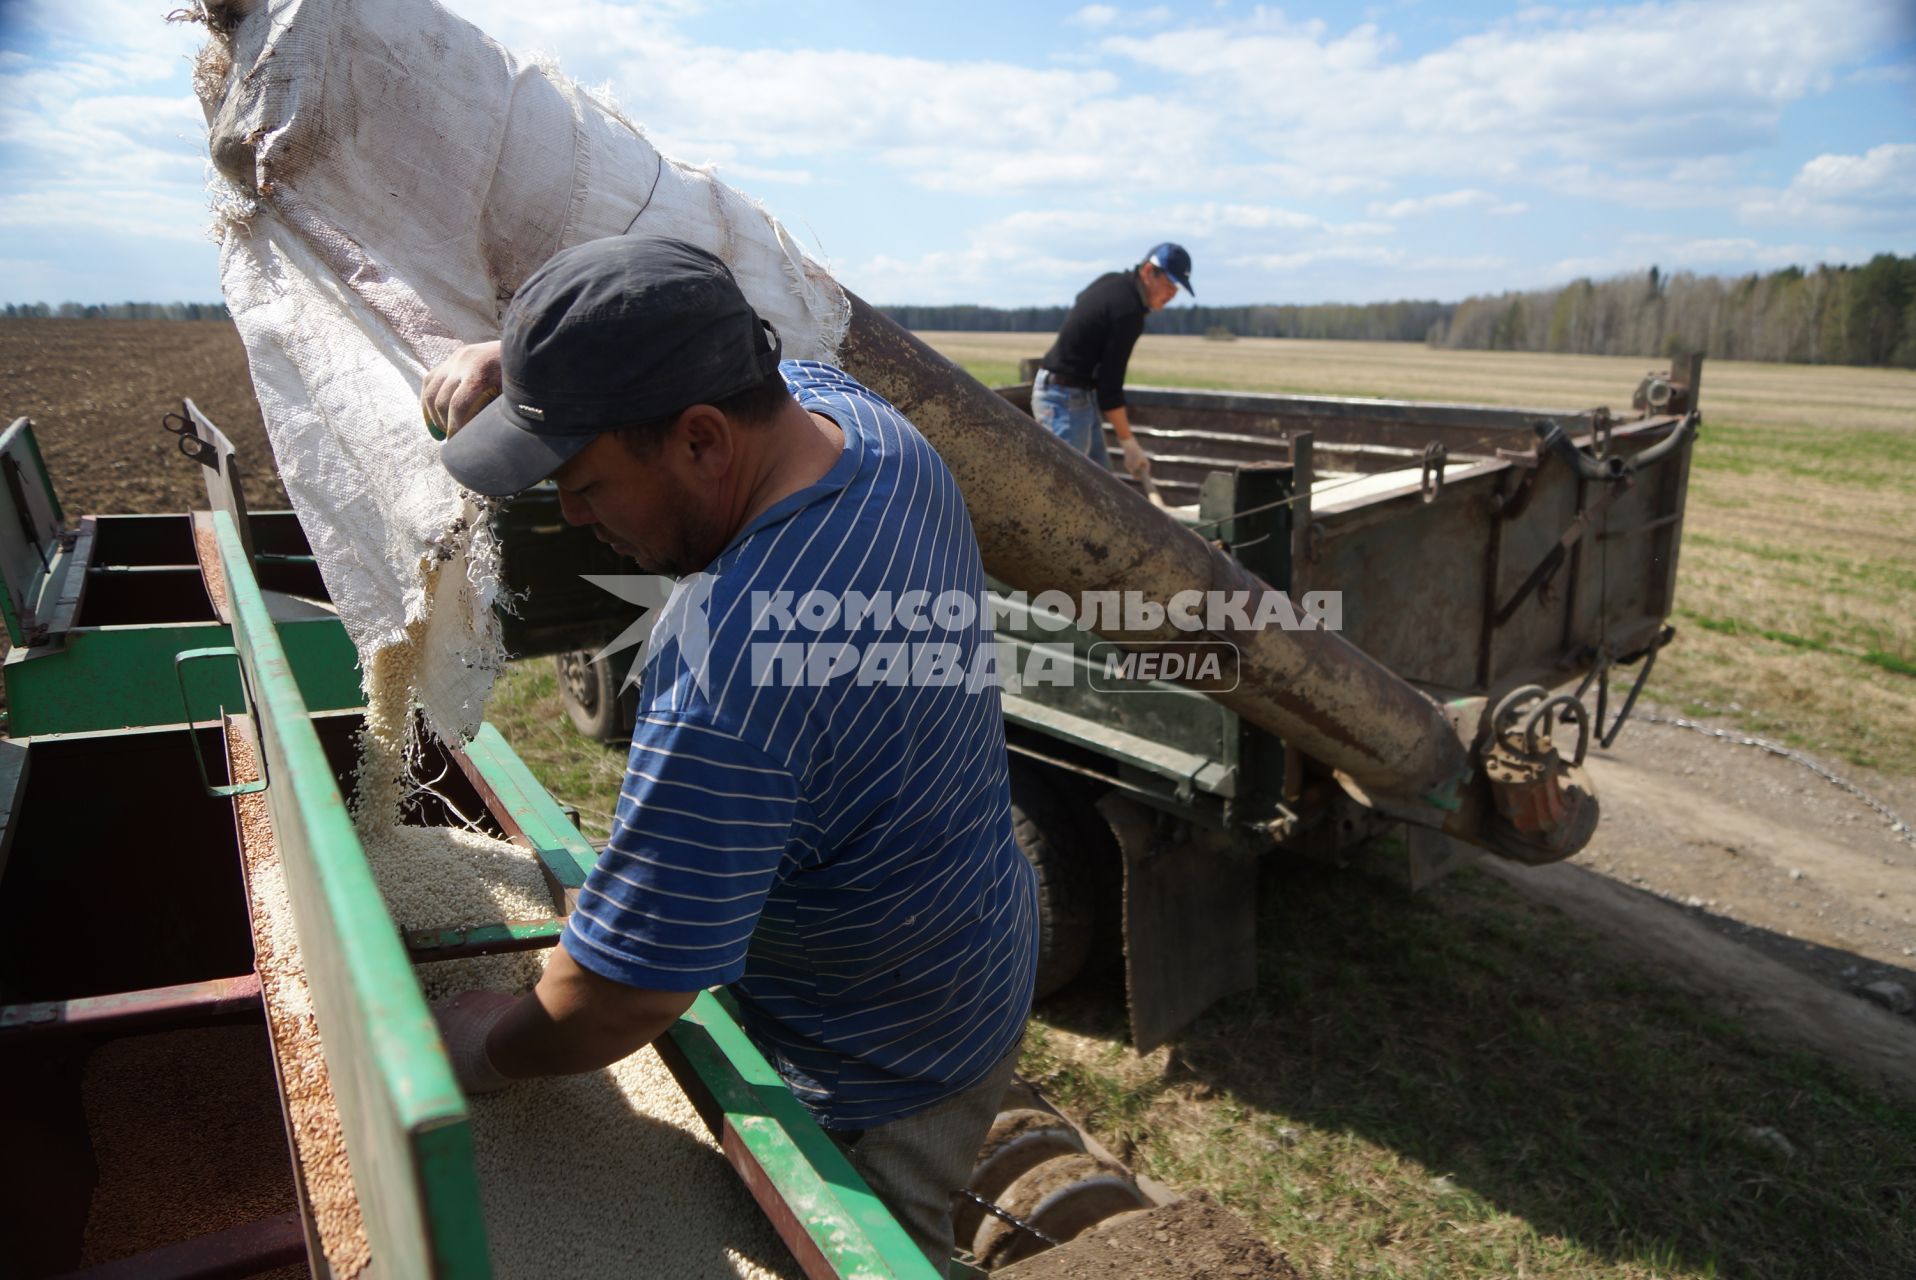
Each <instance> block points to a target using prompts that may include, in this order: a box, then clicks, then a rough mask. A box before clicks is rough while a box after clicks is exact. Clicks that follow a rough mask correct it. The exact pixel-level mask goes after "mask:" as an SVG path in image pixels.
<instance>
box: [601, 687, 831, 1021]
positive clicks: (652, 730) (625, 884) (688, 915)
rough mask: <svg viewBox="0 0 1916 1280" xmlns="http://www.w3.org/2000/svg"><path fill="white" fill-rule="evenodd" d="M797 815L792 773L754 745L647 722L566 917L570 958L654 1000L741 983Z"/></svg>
mask: <svg viewBox="0 0 1916 1280" xmlns="http://www.w3.org/2000/svg"><path fill="white" fill-rule="evenodd" d="M797 816H798V787H797V784H796V782H795V781H794V780H793V778H792V775H791V774H790V772H788V771H787V770H786V769H784V768H783V767H781V766H779V765H778V764H776V763H774V762H773V761H772V759H771V758H770V757H769V756H767V755H766V754H765V753H764V752H763V751H761V750H760V749H759V748H757V747H756V746H753V745H752V744H750V743H747V742H744V741H742V740H741V739H740V738H739V737H738V736H737V735H736V734H733V733H728V732H726V731H724V730H720V729H715V728H712V727H710V726H709V725H704V724H700V723H698V722H696V721H693V720H681V719H677V718H674V717H671V716H660V715H656V714H654V715H647V716H643V717H642V718H641V719H640V721H639V723H638V726H637V728H636V730H635V732H634V734H633V738H632V755H631V758H630V760H629V761H628V763H627V765H626V774H625V785H624V788H623V789H622V791H621V794H620V797H619V808H618V816H617V818H616V819H615V820H614V823H613V829H612V839H611V841H610V842H609V843H608V844H607V845H606V847H605V850H604V852H602V853H601V854H600V855H599V861H598V863H597V865H596V866H594V868H593V870H592V874H591V875H590V876H589V877H587V879H586V884H585V888H584V889H583V890H581V891H580V894H579V902H578V906H577V907H576V908H575V909H574V911H573V913H572V914H571V916H569V917H568V918H567V920H566V928H565V936H564V942H565V948H566V951H567V953H568V954H570V955H571V957H572V958H573V959H574V960H576V961H577V962H578V963H579V965H580V966H581V967H583V968H586V969H590V970H591V971H592V972H594V973H596V974H598V975H600V976H601V977H605V978H610V979H612V980H613V981H615V982H622V983H625V984H626V985H627V986H634V987H645V988H648V989H650V990H654V991H698V990H702V989H703V988H705V987H709V986H714V985H716V984H719V983H727V982H733V981H736V980H737V979H738V977H739V976H740V975H741V974H742V973H743V972H744V971H745V952H746V948H747V946H748V945H749V944H750V942H751V938H752V930H753V928H754V927H755V926H756V925H757V924H758V917H759V913H760V911H761V910H762V909H763V908H764V906H765V898H766V894H767V892H768V891H769V890H770V889H771V887H772V883H773V878H774V877H775V876H776V874H777V872H778V868H779V864H780V862H781V860H782V859H783V858H784V856H785V851H786V847H787V845H788V844H789V843H790V841H791V838H792V824H793V821H794V819H795V818H796V817H797Z"/></svg>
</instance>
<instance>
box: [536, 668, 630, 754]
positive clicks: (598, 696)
mask: <svg viewBox="0 0 1916 1280" xmlns="http://www.w3.org/2000/svg"><path fill="white" fill-rule="evenodd" d="M552 663H553V666H554V667H556V668H557V669H558V673H559V701H560V702H561V703H563V704H564V706H565V713H566V716H567V717H568V718H569V719H570V720H571V721H572V727H573V728H575V729H577V730H578V731H579V732H580V733H583V734H584V735H585V736H586V737H588V738H592V739H594V740H595V741H598V742H610V743H615V744H616V743H622V742H624V741H626V740H627V739H629V738H630V737H631V736H632V720H633V717H634V716H636V715H637V714H638V707H637V705H636V704H633V705H631V706H628V705H626V704H627V703H629V702H631V701H632V700H631V699H630V698H629V697H626V696H622V694H623V691H622V690H621V689H620V688H619V677H618V671H617V669H616V664H614V663H611V662H594V661H592V654H591V653H590V652H589V651H587V650H584V649H579V650H575V651H574V652H571V653H561V654H558V655H556V656H555V657H554V658H553V659H552Z"/></svg>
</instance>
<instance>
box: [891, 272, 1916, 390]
mask: <svg viewBox="0 0 1916 1280" xmlns="http://www.w3.org/2000/svg"><path fill="white" fill-rule="evenodd" d="M883 310H884V311H885V312H886V314H888V315H890V316H891V317H892V318H893V319H894V320H897V321H898V322H899V323H900V324H902V325H904V326H905V327H906V328H908V329H928V330H929V329H944V330H960V331H986V332H1019V333H1047V332H1052V331H1055V330H1056V329H1057V327H1058V325H1059V324H1060V323H1062V322H1063V320H1064V316H1065V310H1066V308H1064V307H1062V306H1058V307H1024V308H1017V309H1002V308H996V307H978V306H952V307H926V306H896V307H885V308H883ZM1145 331H1146V332H1147V333H1168V334H1201V335H1204V336H1207V337H1212V338H1218V339H1228V338H1233V337H1244V338H1331V339H1337V338H1344V339H1355V340H1362V341H1369V342H1380V341H1381V342H1425V343H1429V344H1430V345H1431V346H1434V347H1453V348H1464V349H1471V350H1479V351H1484V350H1488V351H1551V352H1563V353H1568V354H1579V355H1613V356H1651V357H1665V356H1670V355H1674V354H1677V353H1680V352H1703V353H1705V354H1707V355H1710V356H1712V357H1714V358H1716V359H1719V360H1772V361H1792V362H1795V363H1800V364H1853V365H1892V366H1897V367H1901V368H1906V369H1907V368H1916V256H1911V257H1907V258H1903V257H1898V256H1897V255H1895V254H1889V253H1882V254H1878V255H1876V256H1875V257H1874V258H1872V259H1870V261H1869V262H1867V263H1865V264H1864V265H1862V266H1827V265H1824V266H1818V267H1816V268H1814V269H1813V270H1804V269H1803V268H1801V267H1786V268H1784V269H1782V270H1780V271H1773V272H1770V273H1769V274H1768V275H1757V274H1751V275H1747V276H1736V277H1725V276H1709V275H1697V274H1694V273H1692V272H1688V271H1682V272H1672V273H1670V274H1668V275H1666V274H1664V273H1662V272H1661V271H1659V270H1658V269H1657V268H1656V267H1651V268H1650V269H1649V270H1648V271H1647V272H1632V273H1630V274H1627V275H1620V276H1614V277H1611V278H1609V279H1606V280H1591V279H1587V278H1584V279H1578V280H1573V281H1571V282H1570V283H1568V284H1566V285H1562V286H1560V287H1557V288H1551V289H1536V290H1531V291H1527V292H1510V293H1500V294H1485V295H1480V296H1475V297H1470V298H1466V299H1464V300H1463V301H1462V302H1428V301H1402V302H1373V303H1328V304H1318V305H1308V306H1306V305H1266V306H1244V307H1206V306H1174V307H1169V308H1166V309H1165V310H1163V311H1161V312H1159V313H1157V314H1156V315H1154V316H1152V317H1151V318H1150V320H1149V321H1148V322H1147V323H1146V326H1145Z"/></svg>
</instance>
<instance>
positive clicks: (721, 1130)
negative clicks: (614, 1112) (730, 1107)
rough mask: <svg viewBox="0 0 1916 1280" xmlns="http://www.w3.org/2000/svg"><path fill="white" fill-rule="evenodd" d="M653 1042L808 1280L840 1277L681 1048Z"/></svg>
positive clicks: (668, 1040)
mask: <svg viewBox="0 0 1916 1280" xmlns="http://www.w3.org/2000/svg"><path fill="white" fill-rule="evenodd" d="M652 1047H653V1049H655V1050H657V1052H658V1055H659V1059H660V1061H662V1062H664V1063H665V1067H666V1070H668V1071H670V1072H671V1073H672V1077H673V1079H675V1080H677V1081H678V1082H679V1088H680V1089H681V1090H683V1091H684V1093H685V1097H686V1100H687V1101H688V1102H690V1103H691V1104H692V1109H693V1110H694V1111H697V1112H698V1113H699V1119H701V1120H703V1121H704V1122H705V1126H706V1128H708V1129H710V1130H711V1131H712V1136H713V1137H714V1138H715V1139H717V1140H718V1144H719V1151H720V1152H721V1153H723V1154H724V1156H725V1162H726V1163H727V1164H729V1165H731V1166H732V1169H733V1171H734V1172H735V1173H737V1174H738V1176H739V1181H741V1182H743V1183H744V1184H745V1189H746V1190H747V1191H748V1192H750V1193H751V1196H752V1199H753V1201H755V1202H756V1203H757V1205H758V1207H759V1210H760V1211H761V1212H762V1213H764V1215H765V1219H766V1221H767V1222H769V1223H771V1224H772V1230H773V1231H774V1232H776V1233H777V1234H778V1238H779V1239H780V1240H782V1241H783V1242H784V1244H785V1247H786V1248H787V1249H790V1250H791V1251H792V1257H793V1258H794V1259H796V1260H797V1262H798V1265H799V1269H800V1270H802V1271H803V1272H804V1273H805V1275H806V1277H807V1280H841V1277H840V1276H839V1273H838V1271H837V1270H836V1269H835V1268H834V1267H833V1266H832V1264H831V1263H830V1262H829V1261H827V1259H826V1257H825V1255H824V1254H823V1253H822V1252H820V1250H819V1248H818V1242H817V1241H815V1240H813V1239H812V1237H811V1233H810V1232H808V1231H807V1230H806V1229H805V1224H804V1223H802V1222H800V1221H799V1219H798V1214H797V1213H796V1212H794V1211H793V1209H792V1206H791V1205H789V1204H787V1203H786V1202H785V1198H784V1197H783V1196H781V1195H780V1194H779V1191H778V1188H777V1187H775V1186H773V1185H772V1180H771V1179H770V1178H769V1177H767V1176H766V1174H765V1169H764V1166H762V1165H760V1164H759V1162H758V1158H757V1157H756V1156H754V1155H753V1154H752V1152H751V1149H750V1148H749V1147H747V1146H746V1145H745V1142H744V1140H743V1139H742V1138H740V1137H739V1134H738V1131H737V1130H736V1129H734V1128H733V1127H732V1122H731V1120H730V1119H728V1118H727V1117H726V1115H725V1112H724V1110H723V1109H722V1108H721V1107H720V1106H719V1103H718V1099H717V1098H715V1097H713V1096H712V1090H711V1089H710V1088H709V1087H707V1085H706V1083H705V1081H703V1080H701V1079H700V1078H699V1073H698V1072H696V1071H694V1070H693V1069H692V1064H691V1063H690V1062H689V1061H687V1060H686V1057H685V1054H684V1052H683V1051H682V1050H681V1049H680V1048H679V1047H678V1046H677V1045H676V1044H673V1043H672V1039H671V1037H670V1036H660V1037H659V1038H658V1039H657V1040H654V1041H653V1042H652Z"/></svg>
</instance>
